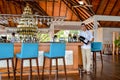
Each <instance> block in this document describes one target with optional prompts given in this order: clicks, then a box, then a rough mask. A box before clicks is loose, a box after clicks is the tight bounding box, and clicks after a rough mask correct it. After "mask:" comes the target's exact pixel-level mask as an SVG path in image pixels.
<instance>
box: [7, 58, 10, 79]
mask: <svg viewBox="0 0 120 80" xmlns="http://www.w3.org/2000/svg"><path fill="white" fill-rule="evenodd" d="M7 70H8V78H9V79H10V71H9V59H7Z"/></svg>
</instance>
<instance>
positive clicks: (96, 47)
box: [91, 42, 102, 52]
mask: <svg viewBox="0 0 120 80" xmlns="http://www.w3.org/2000/svg"><path fill="white" fill-rule="evenodd" d="M101 50H102V42H92V43H91V51H92V52H93V51H101Z"/></svg>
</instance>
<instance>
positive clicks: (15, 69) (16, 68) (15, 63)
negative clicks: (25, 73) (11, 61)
mask: <svg viewBox="0 0 120 80" xmlns="http://www.w3.org/2000/svg"><path fill="white" fill-rule="evenodd" d="M17 61H18V59H17V58H15V80H16V69H17Z"/></svg>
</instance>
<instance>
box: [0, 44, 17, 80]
mask: <svg viewBox="0 0 120 80" xmlns="http://www.w3.org/2000/svg"><path fill="white" fill-rule="evenodd" d="M13 58H14V45H13V44H12V43H0V60H7V69H8V78H10V71H9V60H11V61H12V68H13V78H14V80H15V71H14V60H13Z"/></svg>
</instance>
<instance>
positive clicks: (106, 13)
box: [104, 0, 117, 15]
mask: <svg viewBox="0 0 120 80" xmlns="http://www.w3.org/2000/svg"><path fill="white" fill-rule="evenodd" d="M116 1H117V0H109V3H108V5H107V7H106V9H105V12H104V15H109V14H110V12H111V10H112V8H113V6H114V5H115V2H116Z"/></svg>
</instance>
